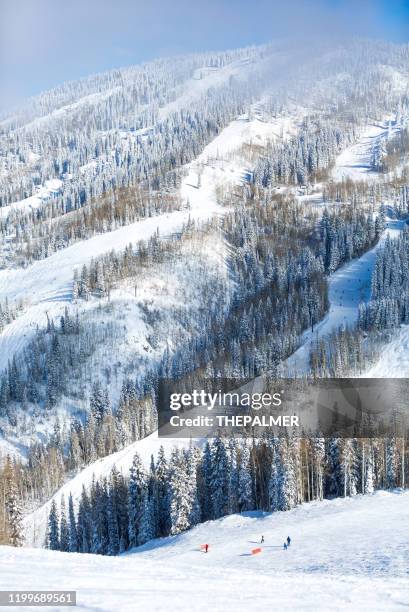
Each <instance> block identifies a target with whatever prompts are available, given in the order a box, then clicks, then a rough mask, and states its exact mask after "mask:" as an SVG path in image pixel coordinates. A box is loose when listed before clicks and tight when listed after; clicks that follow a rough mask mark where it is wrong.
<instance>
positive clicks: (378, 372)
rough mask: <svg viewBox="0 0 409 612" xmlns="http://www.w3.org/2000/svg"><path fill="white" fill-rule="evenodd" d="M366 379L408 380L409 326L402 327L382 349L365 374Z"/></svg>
mask: <svg viewBox="0 0 409 612" xmlns="http://www.w3.org/2000/svg"><path fill="white" fill-rule="evenodd" d="M365 377H366V378H409V326H408V325H402V326H401V329H400V330H398V331H395V332H394V335H393V338H392V339H391V341H390V342H388V344H386V346H384V347H383V348H382V353H381V355H380V357H379V359H378V360H377V362H376V363H375V364H374V365H373V366H372V367H370V368H369V369H368V370H367V371H366V372H365Z"/></svg>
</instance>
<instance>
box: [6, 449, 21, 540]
mask: <svg viewBox="0 0 409 612" xmlns="http://www.w3.org/2000/svg"><path fill="white" fill-rule="evenodd" d="M4 482H5V487H4V492H5V509H6V521H7V530H8V533H9V542H10V544H11V545H12V546H22V545H23V542H24V530H23V513H22V509H21V502H20V499H19V496H18V492H17V486H16V476H15V470H14V469H13V465H12V463H11V459H10V457H7V458H6V465H5V469H4Z"/></svg>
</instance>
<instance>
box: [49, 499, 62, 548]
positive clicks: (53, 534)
mask: <svg viewBox="0 0 409 612" xmlns="http://www.w3.org/2000/svg"><path fill="white" fill-rule="evenodd" d="M47 546H48V548H49V549H50V550H60V538H59V520H58V511H57V504H56V503H55V500H54V499H53V501H52V502H51V508H50V514H49V516H48V537H47Z"/></svg>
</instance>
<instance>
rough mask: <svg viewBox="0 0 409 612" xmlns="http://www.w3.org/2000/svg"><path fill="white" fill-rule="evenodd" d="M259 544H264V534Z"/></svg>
mask: <svg viewBox="0 0 409 612" xmlns="http://www.w3.org/2000/svg"><path fill="white" fill-rule="evenodd" d="M261 544H264V536H263V535H262V536H261Z"/></svg>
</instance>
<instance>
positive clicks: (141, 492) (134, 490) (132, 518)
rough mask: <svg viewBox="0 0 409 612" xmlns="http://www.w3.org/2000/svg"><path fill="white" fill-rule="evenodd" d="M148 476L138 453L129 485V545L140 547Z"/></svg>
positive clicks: (132, 467) (133, 463)
mask: <svg viewBox="0 0 409 612" xmlns="http://www.w3.org/2000/svg"><path fill="white" fill-rule="evenodd" d="M147 486H148V483H147V474H146V472H145V469H144V467H143V465H142V462H141V459H140V457H139V455H138V453H135V456H134V458H133V461H132V466H131V471H130V478H129V485H128V513H129V527H128V535H129V545H130V547H133V546H138V543H139V541H138V536H139V529H140V525H141V520H142V514H143V510H144V499H145V494H146V491H147Z"/></svg>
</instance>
